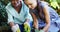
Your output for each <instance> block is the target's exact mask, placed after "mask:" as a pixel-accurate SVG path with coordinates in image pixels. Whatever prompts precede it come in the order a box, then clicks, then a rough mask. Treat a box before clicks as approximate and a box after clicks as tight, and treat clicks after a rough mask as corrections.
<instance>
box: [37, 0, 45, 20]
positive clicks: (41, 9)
mask: <svg viewBox="0 0 60 32" xmlns="http://www.w3.org/2000/svg"><path fill="white" fill-rule="evenodd" d="M37 7H38V14H39V17H40V18H41V19H44V20H45V16H44V12H43V7H42V5H41V2H40V0H37Z"/></svg>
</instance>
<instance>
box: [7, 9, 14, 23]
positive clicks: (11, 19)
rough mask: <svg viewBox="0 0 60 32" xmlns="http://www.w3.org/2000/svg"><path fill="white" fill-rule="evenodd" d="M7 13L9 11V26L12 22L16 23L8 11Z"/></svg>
mask: <svg viewBox="0 0 60 32" xmlns="http://www.w3.org/2000/svg"><path fill="white" fill-rule="evenodd" d="M6 11H7V13H8V24H9V23H10V22H14V20H13V17H12V15H11V14H10V13H9V12H8V10H6Z"/></svg>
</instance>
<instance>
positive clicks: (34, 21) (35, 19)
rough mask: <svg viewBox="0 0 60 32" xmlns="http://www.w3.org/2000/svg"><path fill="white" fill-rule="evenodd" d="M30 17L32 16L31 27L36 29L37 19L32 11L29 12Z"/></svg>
mask: <svg viewBox="0 0 60 32" xmlns="http://www.w3.org/2000/svg"><path fill="white" fill-rule="evenodd" d="M31 15H32V18H33V27H34V28H36V29H38V20H37V18H36V15H35V14H34V13H31Z"/></svg>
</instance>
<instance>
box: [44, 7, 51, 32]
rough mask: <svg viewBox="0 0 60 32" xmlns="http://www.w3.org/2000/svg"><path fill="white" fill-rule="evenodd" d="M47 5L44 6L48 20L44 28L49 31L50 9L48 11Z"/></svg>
mask: <svg viewBox="0 0 60 32" xmlns="http://www.w3.org/2000/svg"><path fill="white" fill-rule="evenodd" d="M46 8H47V6H44V8H43V10H44V14H45V20H46V26H45V27H44V28H43V30H44V31H45V32H47V31H48V28H49V26H50V15H49V11H47V9H46Z"/></svg>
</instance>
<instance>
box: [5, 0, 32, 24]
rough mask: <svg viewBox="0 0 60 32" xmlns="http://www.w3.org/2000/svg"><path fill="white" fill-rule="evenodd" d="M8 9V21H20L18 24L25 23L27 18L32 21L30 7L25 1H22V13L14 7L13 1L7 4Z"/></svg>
mask: <svg viewBox="0 0 60 32" xmlns="http://www.w3.org/2000/svg"><path fill="white" fill-rule="evenodd" d="M6 11H7V13H8V23H10V22H14V23H18V24H23V23H24V22H25V20H26V19H30V21H32V17H31V15H30V13H29V8H28V7H27V6H26V5H25V4H24V2H23V1H22V8H21V11H20V13H18V12H17V11H16V10H15V9H14V8H13V7H12V5H11V3H9V4H8V5H7V6H6Z"/></svg>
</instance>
